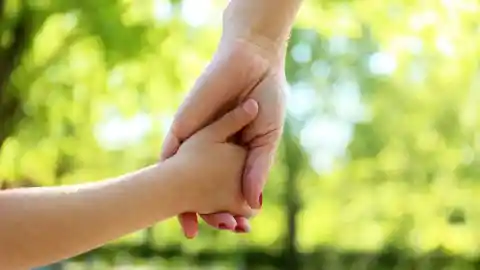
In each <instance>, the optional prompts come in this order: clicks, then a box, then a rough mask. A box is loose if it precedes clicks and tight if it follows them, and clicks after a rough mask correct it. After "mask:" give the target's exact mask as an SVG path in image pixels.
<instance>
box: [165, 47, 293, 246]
mask: <svg viewBox="0 0 480 270" xmlns="http://www.w3.org/2000/svg"><path fill="white" fill-rule="evenodd" d="M273 59H276V56H273V55H270V52H268V51H267V50H264V49H262V47H261V46H258V45H257V44H254V43H252V42H250V41H248V40H243V39H233V40H229V41H226V40H223V41H222V42H221V44H220V47H219V49H218V51H217V53H216V54H215V56H214V58H213V60H212V62H211V63H210V65H209V66H208V67H207V68H206V70H205V71H204V73H203V74H202V75H201V77H200V78H199V79H198V80H197V82H196V84H195V85H194V87H193V89H192V91H191V92H190V94H189V96H188V97H187V98H186V100H185V101H184V103H183V104H182V106H181V107H180V109H179V110H178V112H177V114H176V116H175V119H174V122H173V125H172V126H171V128H170V131H169V133H168V135H167V138H166V141H165V143H164V147H163V151H162V159H166V158H169V157H170V156H172V155H174V154H175V152H176V151H177V149H178V148H179V146H180V144H181V143H182V142H183V141H184V140H186V139H187V138H189V137H190V136H191V135H192V134H194V133H195V132H196V131H198V130H200V129H201V128H203V127H204V126H206V125H208V124H210V123H211V122H212V121H214V120H215V119H216V118H218V117H219V116H221V115H223V114H224V113H225V112H227V111H229V110H230V109H232V108H234V107H235V106H237V105H238V104H239V103H241V102H243V101H245V100H246V99H247V98H252V99H254V100H256V101H257V102H258V104H259V113H258V116H257V118H256V119H255V120H254V121H253V123H251V124H250V125H249V126H247V127H246V128H245V129H244V130H243V131H241V132H240V133H239V134H238V136H236V138H235V139H236V140H237V141H236V142H237V143H239V144H241V145H242V146H245V147H247V148H248V156H247V160H246V164H245V169H244V175H243V186H242V188H243V194H244V197H245V199H246V201H247V203H248V204H249V205H250V206H251V207H252V208H255V209H259V208H260V207H261V205H262V190H263V187H264V184H265V181H266V179H267V176H268V172H269V169H270V167H271V165H272V161H273V158H274V155H275V151H276V148H277V145H278V142H279V140H280V137H281V133H282V129H283V122H284V118H285V98H284V91H283V86H284V81H285V75H284V67H283V61H274V60H273ZM219 192H221V191H219ZM201 216H202V218H203V219H204V220H205V221H206V222H207V223H208V224H209V225H211V226H213V227H215V228H219V229H228V230H235V231H237V232H247V231H248V230H249V223H248V220H247V219H246V218H244V217H239V216H232V215H231V214H230V213H217V214H210V215H201ZM179 220H180V223H181V224H182V227H183V229H184V232H185V235H186V236H187V237H188V238H193V237H195V235H196V234H197V232H198V220H197V214H196V213H185V214H182V215H180V216H179Z"/></svg>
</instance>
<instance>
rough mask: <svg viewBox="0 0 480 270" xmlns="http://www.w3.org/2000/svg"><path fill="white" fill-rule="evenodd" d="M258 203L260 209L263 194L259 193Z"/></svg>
mask: <svg viewBox="0 0 480 270" xmlns="http://www.w3.org/2000/svg"><path fill="white" fill-rule="evenodd" d="M258 203H259V204H260V207H262V205H263V192H262V193H260V196H258Z"/></svg>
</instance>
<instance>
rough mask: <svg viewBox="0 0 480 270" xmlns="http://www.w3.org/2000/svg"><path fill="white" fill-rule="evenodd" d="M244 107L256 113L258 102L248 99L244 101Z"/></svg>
mask: <svg viewBox="0 0 480 270" xmlns="http://www.w3.org/2000/svg"><path fill="white" fill-rule="evenodd" d="M242 107H243V109H244V110H245V111H247V112H248V113H251V114H254V113H256V111H257V103H256V102H255V101H254V100H253V99H250V100H247V101H246V102H245V103H243V106H242Z"/></svg>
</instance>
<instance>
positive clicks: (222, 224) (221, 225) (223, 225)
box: [218, 223, 228, 230]
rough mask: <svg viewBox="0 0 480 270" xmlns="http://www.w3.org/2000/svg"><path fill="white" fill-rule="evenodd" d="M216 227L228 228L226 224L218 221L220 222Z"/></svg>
mask: <svg viewBox="0 0 480 270" xmlns="http://www.w3.org/2000/svg"><path fill="white" fill-rule="evenodd" d="M218 228H219V229H220V230H228V227H227V225H226V224H225V223H220V224H219V225H218Z"/></svg>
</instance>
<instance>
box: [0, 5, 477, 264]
mask: <svg viewBox="0 0 480 270" xmlns="http://www.w3.org/2000/svg"><path fill="white" fill-rule="evenodd" d="M225 5H226V1H207V0H191V1H189V0H184V1H180V0H176V1H173V0H172V1H168V0H142V1H134V0H101V1H93V0H82V1H71V0H49V1H34V0H5V1H2V2H1V3H0V87H1V88H0V123H2V125H1V126H0V147H1V148H0V179H4V180H5V181H7V182H8V183H9V185H15V184H18V183H22V184H28V185H31V184H35V185H53V184H61V183H62V184H68V183H76V182H82V181H87V180H96V179H101V178H103V177H107V176H111V175H115V174H119V173H122V172H125V171H129V170H132V169H134V168H138V167H140V166H142V165H145V164H147V163H151V162H155V161H156V159H157V156H158V152H159V150H160V147H161V143H162V142H161V138H162V137H163V133H164V132H165V131H166V128H167V127H168V124H169V122H170V121H171V117H172V114H173V113H174V112H175V109H176V108H177V106H178V105H179V104H180V102H181V101H182V98H183V96H184V94H185V93H186V91H188V89H189V87H191V85H192V83H193V81H194V80H195V78H196V77H197V76H198V75H199V74H200V72H201V71H202V69H203V68H204V67H205V65H206V64H207V63H208V61H209V59H210V58H211V56H212V54H213V52H214V50H215V48H216V45H217V42H218V40H219V37H220V32H221V29H220V21H221V10H222V8H223V7H224V6H225ZM479 18H480V3H479V2H478V1H475V0H442V1H439V0H438V1H434V0H427V1H420V0H409V1H400V0H394V1H379V0H363V1H359V0H356V1H354V0H350V1H330V0H323V1H320V0H306V1H305V4H304V6H303V8H302V10H301V12H300V15H299V17H298V20H297V24H296V28H295V30H294V32H293V33H292V38H291V42H290V47H289V51H288V56H287V70H286V72H287V77H288V80H289V83H290V85H291V92H290V98H289V112H290V117H289V119H288V125H287V130H286V133H285V139H284V141H283V145H282V148H281V150H280V153H279V159H278V162H277V164H276V167H275V168H274V170H273V172H272V175H271V180H270V181H269V185H268V186H267V189H266V192H265V209H264V210H263V212H262V214H261V215H260V216H259V217H257V218H256V219H255V220H254V221H253V228H254V229H253V232H252V233H251V234H249V235H247V236H242V237H240V236H238V235H232V234H229V233H225V232H217V231H213V230H210V229H207V228H203V230H202V233H201V234H200V236H199V238H198V239H197V240H195V241H188V242H186V241H183V240H182V235H181V233H180V232H179V229H178V225H177V223H176V221H175V220H173V221H169V222H166V223H165V224H162V225H159V226H156V227H155V228H154V229H153V234H150V236H149V237H151V238H152V239H153V241H151V242H152V243H153V245H154V247H153V250H157V249H162V248H166V249H167V250H168V247H172V246H173V247H179V249H177V250H179V251H178V252H180V253H181V254H184V257H183V258H184V260H183V262H181V264H182V265H188V264H189V263H191V264H193V263H194V261H188V260H189V259H188V258H190V257H191V256H192V254H203V253H202V252H207V251H212V250H213V251H217V252H219V253H218V254H220V255H219V256H217V257H221V256H222V253H221V252H229V251H231V252H234V254H235V251H236V250H238V249H239V248H241V249H242V250H247V251H248V250H260V251H258V253H259V254H263V255H262V256H263V257H262V256H260V255H259V256H260V257H258V258H259V259H258V260H260V261H261V260H262V259H260V258H271V257H269V256H274V255H272V254H282V252H284V253H285V254H287V255H285V256H286V258H287V259H288V258H292V257H291V256H300V255H298V254H299V253H302V254H311V256H310V257H309V256H307V255H302V257H298V258H300V259H305V262H310V263H311V264H308V265H307V264H305V269H315V266H314V265H317V264H316V263H322V265H328V267H327V266H325V267H326V268H327V269H393V268H394V267H396V268H395V269H413V267H416V268H415V269H476V268H475V267H474V265H473V264H471V265H470V264H469V261H468V258H476V257H477V256H478V253H479V248H480V231H479V230H478V229H477V228H479V227H480V207H479V206H480V201H479V200H478V199H476V197H477V196H478V195H479V194H480V184H479V182H478V180H477V179H478V178H479V177H480V159H479V151H480V144H479V142H480V141H479V138H480V137H479V135H480V134H479V133H478V132H479V131H480V119H479V117H478V115H480V114H479V109H478V108H477V104H478V102H479V101H480V69H479V63H480V19H479ZM298 146H300V147H298ZM300 157H305V158H300ZM279 220H284V221H285V222H279ZM152 239H150V240H152ZM144 241H145V234H143V233H136V234H133V235H130V236H128V237H125V238H124V239H120V240H119V241H118V242H116V243H113V247H114V246H115V245H120V244H121V245H125V244H128V245H138V247H139V248H140V247H142V245H143V243H144ZM149 243H150V242H149ZM121 245H120V246H121ZM149 247H150V248H152V247H151V246H150V245H149ZM321 247H325V250H327V251H326V252H323V253H315V252H318V250H319V248H321ZM289 249H290V251H289ZM291 249H293V253H291V252H292V250H291ZM128 250H129V249H124V252H128ZM389 250H394V252H393V251H392V252H391V253H388V254H387V255H385V254H384V252H387V251H389ZM107 251H108V248H107V249H106V251H105V250H103V251H102V250H99V251H96V252H97V253H95V252H94V253H93V255H92V256H97V255H98V256H103V255H101V254H107V253H108V252H107ZM220 251H221V252H220ZM439 251H442V252H443V253H445V254H447V255H448V256H450V257H448V256H447V257H446V259H444V260H443V259H438V258H439V257H435V256H434V255H432V254H436V253H431V252H439ZM102 252H103V253H102ZM262 252H263V253H262ZM352 252H353V253H355V252H357V253H356V254H357V255H355V256H357V257H355V256H354V257H355V259H354V260H353V259H352V258H353V257H349V255H348V254H351V253H352ZM117 253H118V252H117ZM95 254H97V255H95ZM122 254H123V253H122ZM122 254H119V255H118V256H123V255H122ZM134 254H137V253H134ZM142 254H143V255H142ZM147 254H148V252H147ZM242 254H243V253H241V252H238V254H237V256H233V257H228V256H227V257H228V258H230V259H229V260H230V261H229V263H228V264H229V265H231V267H234V266H232V265H238V264H239V262H242V261H244V260H247V261H248V258H249V257H248V255H245V254H243V255H242ZM269 254H270V255H269ZM295 254H297V255H295ZM361 254H367V255H365V256H363V255H362V256H360V255H361ZM368 254H371V255H368ZM372 254H373V255H372ZM428 254H430V255H428ZM144 255H145V252H143V253H140V254H139V255H138V256H137V258H138V260H140V261H141V262H142V264H147V262H146V261H145V260H144V259H141V258H148V256H144ZM105 256H107V255H105ZM305 256H306V257H305ZM315 256H316V257H315ZM107 257H108V256H107ZM237 257H238V258H237ZM319 257H321V258H319ZM166 258H168V256H166ZM208 258H211V259H212V261H214V259H215V258H216V257H215V256H213V257H208ZM242 258H243V259H242ZM298 258H297V259H298ZM308 258H310V259H308ZM312 258H313V259H312ZM349 258H350V259H349ZM406 258H408V259H406ZM430 258H436V259H434V261H435V263H429V262H430ZM442 258H443V257H442ZM129 260H133V259H132V258H130V259H129ZM266 260H267V261H268V259H266ZM349 260H350V261H349ZM385 260H386V261H387V263H385ZM271 261H272V264H271V265H272V267H273V266H275V265H277V266H281V265H283V266H285V264H282V262H280V263H277V262H274V261H275V259H272V258H271ZM352 261H353V262H355V265H354V264H352V263H351V262H352ZM402 261H404V262H405V263H403V264H402ZM175 262H177V261H176V260H175ZM357 262H358V264H356V263H357ZM439 262H440V263H439ZM135 263H136V262H135ZM178 263H180V262H178ZM313 263H315V264H313ZM260 264H263V265H266V264H265V263H260ZM179 265H180V264H179ZM347 265H349V266H347ZM179 267H180V266H179ZM185 267H186V266H185ZM226 267H227V266H226ZM468 267H470V268H468ZM96 268H97V267H95V269H96ZM101 268H102V266H98V269H101ZM187 268H188V267H187ZM237 268H238V267H237ZM72 269H73V268H72ZM189 269H192V268H189ZM255 269H256V268H255Z"/></svg>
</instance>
